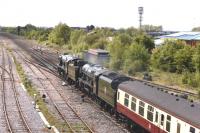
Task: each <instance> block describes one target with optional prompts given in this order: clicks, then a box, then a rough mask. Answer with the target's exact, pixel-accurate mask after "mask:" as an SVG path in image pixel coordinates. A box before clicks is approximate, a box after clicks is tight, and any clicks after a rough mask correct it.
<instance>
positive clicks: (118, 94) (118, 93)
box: [117, 91, 120, 100]
mask: <svg viewBox="0 0 200 133" xmlns="http://www.w3.org/2000/svg"><path fill="white" fill-rule="evenodd" d="M119 96H120V92H119V91H118V92H117V100H119Z"/></svg>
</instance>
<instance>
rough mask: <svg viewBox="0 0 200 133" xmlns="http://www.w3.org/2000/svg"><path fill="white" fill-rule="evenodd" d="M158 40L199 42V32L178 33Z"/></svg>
mask: <svg viewBox="0 0 200 133" xmlns="http://www.w3.org/2000/svg"><path fill="white" fill-rule="evenodd" d="M160 38H172V39H180V40H200V32H179V33H174V34H170V35H164V36H161V37H160Z"/></svg>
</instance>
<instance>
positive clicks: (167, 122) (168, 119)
mask: <svg viewBox="0 0 200 133" xmlns="http://www.w3.org/2000/svg"><path fill="white" fill-rule="evenodd" d="M170 125H171V116H169V115H167V121H166V130H167V131H168V132H170Z"/></svg>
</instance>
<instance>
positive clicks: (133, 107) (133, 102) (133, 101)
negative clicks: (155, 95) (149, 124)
mask: <svg viewBox="0 0 200 133" xmlns="http://www.w3.org/2000/svg"><path fill="white" fill-rule="evenodd" d="M136 101H137V100H136V99H135V98H134V97H132V101H131V109H132V110H133V111H135V110H136Z"/></svg>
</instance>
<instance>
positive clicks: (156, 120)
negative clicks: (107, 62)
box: [155, 111, 158, 122]
mask: <svg viewBox="0 0 200 133" xmlns="http://www.w3.org/2000/svg"><path fill="white" fill-rule="evenodd" d="M155 122H158V112H157V111H156V119H155Z"/></svg>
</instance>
